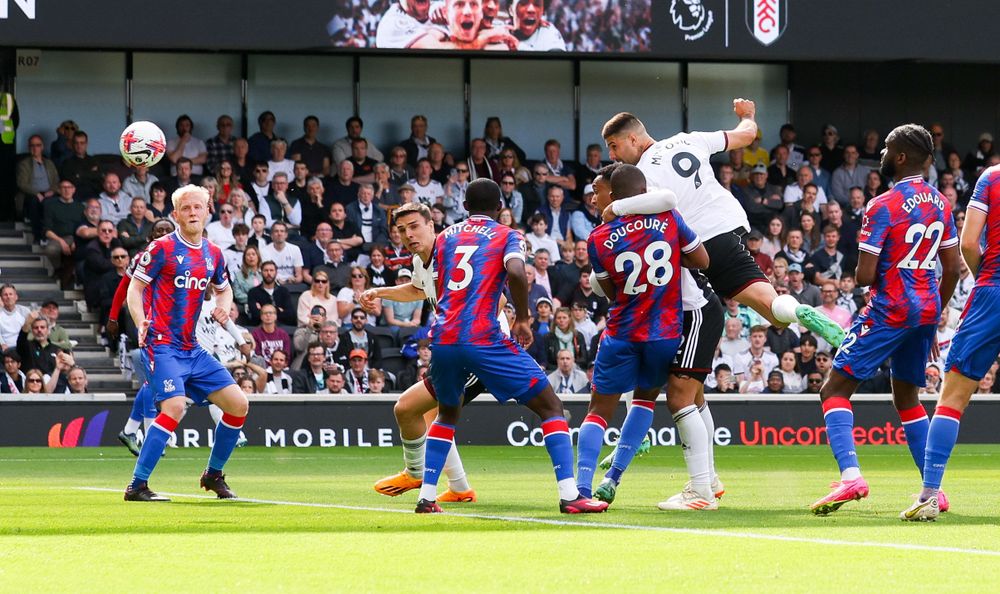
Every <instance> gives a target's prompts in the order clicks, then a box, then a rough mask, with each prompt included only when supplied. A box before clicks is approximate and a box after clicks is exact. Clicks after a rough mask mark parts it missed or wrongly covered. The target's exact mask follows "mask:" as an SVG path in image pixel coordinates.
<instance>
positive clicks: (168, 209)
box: [146, 182, 174, 222]
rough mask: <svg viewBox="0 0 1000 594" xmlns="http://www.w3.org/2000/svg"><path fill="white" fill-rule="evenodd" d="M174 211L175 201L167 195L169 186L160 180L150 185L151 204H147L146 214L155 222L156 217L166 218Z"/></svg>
mask: <svg viewBox="0 0 1000 594" xmlns="http://www.w3.org/2000/svg"><path fill="white" fill-rule="evenodd" d="M173 211H174V203H173V202H172V201H171V200H170V199H169V198H168V197H167V188H166V186H164V185H163V184H161V183H160V182H155V183H153V184H152V185H151V186H149V204H148V205H147V206H146V216H147V217H151V218H152V219H153V222H156V219H164V218H166V217H168V216H170V213H172V212H173Z"/></svg>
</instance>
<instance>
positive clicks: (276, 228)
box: [260, 221, 304, 285]
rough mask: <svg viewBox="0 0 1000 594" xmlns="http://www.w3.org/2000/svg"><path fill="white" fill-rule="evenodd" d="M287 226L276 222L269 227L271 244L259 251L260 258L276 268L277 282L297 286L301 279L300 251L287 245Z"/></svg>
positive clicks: (293, 246) (290, 244) (296, 247)
mask: <svg viewBox="0 0 1000 594" xmlns="http://www.w3.org/2000/svg"><path fill="white" fill-rule="evenodd" d="M287 239H288V225H286V224H285V223H282V222H280V221H279V222H276V223H274V224H273V225H271V244H270V245H267V246H264V247H263V248H261V250H260V257H261V259H262V260H264V261H265V262H268V261H270V262H274V264H275V265H276V266H277V268H278V282H279V283H280V284H283V285H290V284H299V283H302V282H303V280H304V279H303V277H302V265H303V262H302V250H300V249H299V246H297V245H295V244H294V243H289V242H288V241H287Z"/></svg>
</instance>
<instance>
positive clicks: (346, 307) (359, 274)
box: [337, 265, 382, 326]
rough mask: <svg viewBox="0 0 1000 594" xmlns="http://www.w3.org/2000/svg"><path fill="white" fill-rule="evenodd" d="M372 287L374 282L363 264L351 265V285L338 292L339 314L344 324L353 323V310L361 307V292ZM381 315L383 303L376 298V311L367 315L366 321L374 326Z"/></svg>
mask: <svg viewBox="0 0 1000 594" xmlns="http://www.w3.org/2000/svg"><path fill="white" fill-rule="evenodd" d="M370 288H372V284H371V277H369V276H368V271H367V270H365V269H364V268H362V267H361V266H356V265H355V266H351V284H350V286H347V287H344V288H343V289H341V290H340V292H339V293H337V315H339V316H340V321H341V324H342V325H344V326H346V325H347V324H350V323H351V315H352V312H354V311H356V310H357V309H359V308H360V307H361V294H362V293H364V292H365V291H367V290H368V289H370ZM363 312H364V310H362V313H363ZM380 315H382V303H381V301H380V300H378V299H376V300H375V308H374V311H373V312H372V313H371V314H368V315H367V316H366V320H367V321H366V323H368V324H371V325H372V326H374V325H375V323H376V320H377V319H378V316H380Z"/></svg>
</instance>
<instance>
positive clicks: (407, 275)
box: [382, 268, 424, 329]
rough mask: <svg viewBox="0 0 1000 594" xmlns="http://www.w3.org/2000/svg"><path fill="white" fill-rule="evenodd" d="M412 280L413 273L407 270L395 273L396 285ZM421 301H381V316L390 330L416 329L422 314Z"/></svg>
mask: <svg viewBox="0 0 1000 594" xmlns="http://www.w3.org/2000/svg"><path fill="white" fill-rule="evenodd" d="M412 280H413V273H412V272H410V269H408V268H400V269H399V271H398V272H397V273H396V285H397V286H399V285H405V284H407V283H409V282H410V281H412ZM423 305H424V302H423V301H393V300H391V299H383V300H382V316H383V317H384V318H385V323H386V325H388V326H389V327H391V328H397V329H398V328H418V327H420V317H421V316H422V315H423V312H424V307H423Z"/></svg>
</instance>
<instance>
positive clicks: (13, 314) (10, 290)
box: [0, 284, 31, 352]
mask: <svg viewBox="0 0 1000 594" xmlns="http://www.w3.org/2000/svg"><path fill="white" fill-rule="evenodd" d="M0 301H2V303H3V307H2V308H0V352H2V351H6V350H7V349H12V348H14V347H16V346H17V334H18V332H20V331H21V326H24V321H25V320H26V319H28V314H29V313H31V311H30V310H29V309H28V308H27V307H25V306H23V305H18V304H17V289H15V288H14V285H11V284H6V285H4V286H3V287H0Z"/></svg>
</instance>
